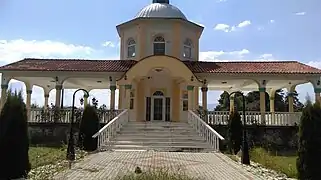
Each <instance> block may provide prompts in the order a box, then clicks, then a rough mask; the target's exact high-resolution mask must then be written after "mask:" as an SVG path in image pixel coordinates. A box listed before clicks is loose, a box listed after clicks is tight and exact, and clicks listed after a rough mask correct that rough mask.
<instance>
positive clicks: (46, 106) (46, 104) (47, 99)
mask: <svg viewBox="0 0 321 180" xmlns="http://www.w3.org/2000/svg"><path fill="white" fill-rule="evenodd" d="M48 105H49V94H45V103H44V105H43V107H44V109H45V110H47V109H48Z"/></svg>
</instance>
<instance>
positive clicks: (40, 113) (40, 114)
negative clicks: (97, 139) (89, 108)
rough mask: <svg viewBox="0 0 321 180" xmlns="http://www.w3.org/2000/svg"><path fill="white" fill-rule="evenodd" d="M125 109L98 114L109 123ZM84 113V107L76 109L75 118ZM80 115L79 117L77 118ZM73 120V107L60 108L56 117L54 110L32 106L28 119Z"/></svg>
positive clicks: (34, 120) (50, 121)
mask: <svg viewBox="0 0 321 180" xmlns="http://www.w3.org/2000/svg"><path fill="white" fill-rule="evenodd" d="M122 111H123V110H104V111H100V110H98V116H99V118H100V122H101V123H108V122H109V121H110V120H112V119H114V118H115V117H116V116H117V115H118V114H120V113H121V112H122ZM82 113H83V109H75V114H74V116H75V119H74V121H75V122H76V121H77V119H78V120H79V117H81V115H82ZM56 116H57V114H56ZM77 116H78V118H77ZM70 120H71V108H65V109H60V110H59V115H58V116H57V117H55V112H54V110H52V109H50V110H48V109H47V110H44V109H42V108H32V109H31V111H30V118H29V119H28V122H29V123H54V122H56V123H70Z"/></svg>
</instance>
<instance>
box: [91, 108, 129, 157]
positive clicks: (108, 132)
mask: <svg viewBox="0 0 321 180" xmlns="http://www.w3.org/2000/svg"><path fill="white" fill-rule="evenodd" d="M128 121H129V111H128V109H125V110H123V111H122V112H121V113H120V114H119V115H117V116H116V117H115V118H114V119H112V120H111V121H110V122H109V123H108V124H106V125H105V126H104V127H102V128H101V129H100V130H99V131H98V132H97V133H96V134H94V135H93V136H92V138H98V140H97V141H98V143H97V150H99V151H101V150H102V148H103V147H104V146H107V148H108V149H109V147H110V146H111V143H110V142H111V140H112V139H113V138H114V137H115V136H116V134H117V132H119V131H120V129H121V128H122V127H123V126H124V125H125V124H127V123H128Z"/></svg>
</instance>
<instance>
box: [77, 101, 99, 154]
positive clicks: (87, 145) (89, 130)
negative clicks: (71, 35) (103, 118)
mask: <svg viewBox="0 0 321 180" xmlns="http://www.w3.org/2000/svg"><path fill="white" fill-rule="evenodd" d="M96 111H97V109H96V108H95V107H94V106H90V105H88V106H86V107H85V109H84V113H83V116H82V119H81V122H80V128H79V138H78V145H79V146H80V147H81V148H83V149H84V150H85V151H95V150H96V149H97V138H92V136H93V135H94V134H95V133H97V132H98V131H99V117H98V115H97V112H96Z"/></svg>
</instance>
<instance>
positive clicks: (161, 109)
mask: <svg viewBox="0 0 321 180" xmlns="http://www.w3.org/2000/svg"><path fill="white" fill-rule="evenodd" d="M151 119H152V120H154V121H164V119H165V97H164V93H163V92H162V91H156V92H154V94H153V97H152V113H151Z"/></svg>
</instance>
